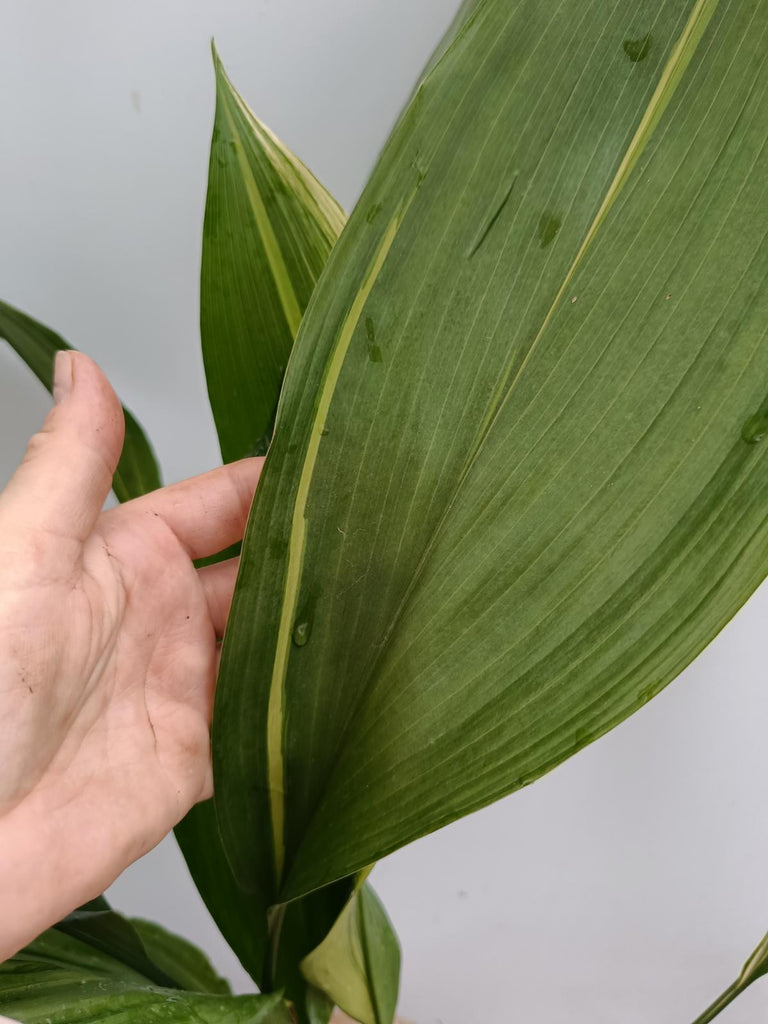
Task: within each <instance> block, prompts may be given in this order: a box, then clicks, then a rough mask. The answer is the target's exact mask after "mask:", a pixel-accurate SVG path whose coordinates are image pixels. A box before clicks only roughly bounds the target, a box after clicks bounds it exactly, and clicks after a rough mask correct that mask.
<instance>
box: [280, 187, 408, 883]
mask: <svg viewBox="0 0 768 1024" xmlns="http://www.w3.org/2000/svg"><path fill="white" fill-rule="evenodd" d="M414 194H415V193H414ZM412 198H413V196H411V197H410V198H409V200H408V202H407V203H406V204H404V206H403V207H401V209H400V210H399V211H398V213H397V214H396V215H395V216H394V217H393V219H392V220H391V221H390V223H389V225H388V227H387V230H386V231H385V233H384V236H383V238H382V240H381V242H380V243H379V245H378V248H377V250H376V252H375V254H374V256H373V259H372V260H371V263H370V266H369V267H368V270H367V272H366V275H365V277H364V279H363V282H362V284H361V286H360V290H359V291H358V293H357V295H356V296H355V299H354V301H353V303H352V305H351V307H350V310H349V312H348V313H347V315H346V317H345V318H344V321H343V322H342V324H341V327H340V329H339V333H338V335H337V339H336V343H335V345H334V348H333V351H332V352H331V356H330V359H329V361H328V364H327V366H326V370H325V374H324V377H323V381H322V383H321V385H320V391H319V397H318V401H317V406H316V408H315V414H314V418H313V421H312V425H311V429H310V435H309V444H308V446H307V452H306V456H305V458H304V464H303V466H302V470H301V477H300V479H299V486H298V489H297V492H296V500H295V503H294V508H293V517H292V520H291V533H290V540H289V545H288V565H287V569H286V574H285V586H284V592H283V604H282V608H281V612H280V625H279V628H278V634H277V645H276V648H275V660H274V664H273V668H272V680H271V683H270V693H269V705H268V710H267V751H268V759H267V771H268V778H269V794H270V812H271V823H272V839H273V844H274V854H275V874H276V883H277V885H278V886H279V885H280V882H281V879H282V874H283V868H284V864H285V765H284V760H283V719H284V702H285V678H286V674H287V671H288V658H289V655H290V650H291V636H292V633H293V625H294V619H295V617H296V608H297V603H298V599H299V588H300V584H301V570H302V565H303V562H304V549H305V545H306V539H307V519H306V508H307V500H308V497H309V489H310V485H311V483H312V476H313V474H314V470H315V464H316V462H317V456H318V452H319V450H320V442H321V439H322V437H323V434H322V431H323V429H324V426H325V421H326V418H327V416H328V411H329V409H330V406H331V401H332V399H333V395H334V392H335V390H336V385H337V383H338V380H339V375H340V373H341V368H342V366H343V364H344V360H345V359H346V356H347V352H348V350H349V346H350V343H351V341H352V337H353V335H354V333H355V329H356V328H357V325H358V324H359V322H360V317H361V316H362V312H363V309H364V307H365V304H366V302H367V301H368V296H369V295H370V294H371V291H372V289H373V286H374V284H375V283H376V280H377V278H378V276H379V273H380V271H381V268H382V267H383V266H384V262H385V260H386V258H387V255H388V254H389V250H390V249H391V248H392V244H393V242H394V240H395V238H396V236H397V232H398V230H399V228H400V225H401V224H402V222H403V218H404V216H405V214H406V212H407V209H408V207H409V206H410V202H411V200H412Z"/></svg>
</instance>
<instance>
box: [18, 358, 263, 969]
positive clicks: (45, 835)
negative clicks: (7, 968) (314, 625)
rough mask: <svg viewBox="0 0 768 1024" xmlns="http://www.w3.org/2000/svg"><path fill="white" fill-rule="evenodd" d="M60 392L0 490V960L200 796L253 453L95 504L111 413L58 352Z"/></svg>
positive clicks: (115, 453) (102, 389) (111, 458)
mask: <svg viewBox="0 0 768 1024" xmlns="http://www.w3.org/2000/svg"><path fill="white" fill-rule="evenodd" d="M54 395H55V399H56V404H55V406H54V408H53V410H52V411H51V413H50V414H49V416H48V417H47V419H46V420H45V423H44V425H43V427H42V429H41V431H40V432H39V433H38V434H37V435H36V436H35V437H34V438H33V439H32V441H31V442H30V445H29V448H28V449H27V453H26V455H25V457H24V460H23V462H22V464H21V465H20V467H19V469H18V470H17V471H16V473H15V474H14V476H13V477H12V479H11V481H10V482H9V483H8V485H7V487H6V488H5V490H4V491H3V492H2V494H0V907H2V914H0V961H2V960H3V959H6V958H7V957H9V956H11V955H12V954H13V953H15V952H16V951H17V950H19V949H20V948H21V947H22V946H24V945H25V944H26V943H27V942H29V941H30V940H31V939H33V938H34V937H35V936H36V935H38V934H39V933H40V932H41V931H43V930H44V929H45V928H47V927H48V926H50V925H51V924H53V923H54V922H56V921H57V920H59V919H60V918H61V917H63V916H64V915H66V914H67V913H69V912H70V911H72V910H73V909H74V908H75V907H77V906H79V905H80V904H82V903H85V902H86V901H87V900H89V899H92V898H94V897H95V896H97V895H98V894H99V893H101V892H103V891H104V889H105V888H106V887H107V886H108V885H109V884H110V883H111V882H113V881H114V880H115V879H116V878H117V876H118V875H119V874H120V872H121V871H123V870H124V868H126V867H127V866H128V865H129V864H131V863H132V862H133V861H135V860H136V859H137V858H138V857H140V856H142V854H144V853H146V852H147V851H148V850H150V849H151V848H152V847H153V846H155V845H156V844H157V843H158V842H159V841H160V840H161V839H162V838H163V836H165V835H166V834H167V833H168V831H169V830H170V829H171V828H172V827H173V826H174V825H175V824H176V823H177V822H178V821H179V820H180V819H181V818H182V817H183V816H184V814H186V812H187V811H188V810H189V809H190V808H191V807H192V806H193V805H194V804H195V803H196V802H198V801H200V800H203V799H205V798H207V797H209V796H210V795H211V793H212V789H213V783H212V775H211V761H210V746H209V727H210V721H211V714H212V705H213V693H214V685H215V678H216V668H217V662H218V650H219V644H218V642H219V640H220V639H221V636H222V634H223V631H224V625H225V622H226V617H227V613H228V610H229V605H230V602H231V598H232V590H233V587H234V581H235V575H236V572H237V564H236V561H235V560H229V561H226V562H221V563H219V564H217V565H214V566H209V567H206V568H203V569H199V570H198V569H196V568H195V567H194V565H193V559H196V558H200V557H204V556H206V555H211V554H214V553H215V552H217V551H220V550H222V549H224V548H225V547H227V546H228V545H230V544H232V543H233V542H234V541H236V540H239V539H240V538H241V537H242V535H243V530H244V527H245V522H246V519H247V515H248V509H249V506H250V502H251V498H252V496H253V492H254V488H255V487H256V483H257V481H258V477H259V473H260V471H261V466H262V462H263V460H261V459H246V460H244V461H242V462H239V463H234V464H233V465H230V466H225V467H222V468H219V469H215V470H213V471H212V472H210V473H206V474H204V475H202V476H199V477H195V478H194V479H191V480H186V481H184V482H183V483H179V484H174V485H173V486H170V487H165V488H163V489H162V490H159V491H154V492H153V493H151V494H148V495H145V496H144V497H142V498H138V499H136V500H135V501H131V502H127V503H126V504H124V505H121V506H120V507H118V508H112V509H109V510H107V511H102V507H103V504H104V501H105V499H106V497H107V495H108V493H109V489H110V482H111V479H112V475H113V473H114V470H115V467H116V465H117V462H118V459H119V457H120V452H121V448H122V444H123V432H124V425H123V415H122V410H121V407H120V403H119V401H118V400H117V398H116V397H115V394H114V392H113V391H112V388H111V387H110V385H109V384H108V382H107V380H106V378H105V377H104V375H103V374H102V373H101V371H100V370H99V369H98V367H97V366H96V364H95V363H93V362H92V361H91V360H90V359H88V358H87V357H86V356H84V355H82V354H80V353H66V354H62V355H59V357H58V359H57V365H56V387H55V391H54Z"/></svg>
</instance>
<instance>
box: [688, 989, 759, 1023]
mask: <svg viewBox="0 0 768 1024" xmlns="http://www.w3.org/2000/svg"><path fill="white" fill-rule="evenodd" d="M747 987H748V984H747V985H742V983H741V981H740V980H737V981H734V983H733V984H732V985H730V986H729V987H728V988H727V989H726V990H725V992H723V994H722V995H721V996H719V997H718V998H717V999H716V1000H715V1001H714V1003H712V1005H711V1006H709V1007H708V1008H707V1009H706V1010H705V1011H704V1013H702V1015H701V1016H700V1017H697V1018H696V1020H695V1021H694V1022H693V1024H709V1022H710V1021H711V1020H714V1019H715V1017H716V1016H717V1015H718V1014H719V1013H720V1011H721V1010H724V1009H725V1008H726V1006H729V1005H730V1004H731V1003H732V1002H733V1001H734V999H735V998H736V997H737V996H740V995H741V993H742V992H743V991H744V989H745V988H747Z"/></svg>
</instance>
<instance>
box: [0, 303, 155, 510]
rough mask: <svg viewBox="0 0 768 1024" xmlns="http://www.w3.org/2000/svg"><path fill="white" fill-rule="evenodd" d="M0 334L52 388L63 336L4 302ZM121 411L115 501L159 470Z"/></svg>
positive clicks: (142, 490)
mask: <svg viewBox="0 0 768 1024" xmlns="http://www.w3.org/2000/svg"><path fill="white" fill-rule="evenodd" d="M0 338H5V340H6V341H7V342H8V344H9V345H10V346H11V348H13V349H15V351H16V352H17V353H18V354H19V355H20V356H21V358H22V359H23V360H24V362H25V363H26V364H27V366H28V367H29V368H30V370H32V372H33V373H34V374H35V376H36V377H37V378H38V380H40V382H41V383H42V384H43V385H45V387H46V388H48V390H49V391H51V390H53V361H54V359H55V357H56V353H57V352H58V351H60V350H61V349H68V348H69V347H70V346H69V345H68V344H67V343H66V341H64V339H63V338H61V337H59V335H58V334H56V332H55V331H52V330H51V329H50V327H45V326H44V325H43V324H41V323H38V322H37V320H33V319H32V318H31V317H29V316H27V315H26V314H25V313H22V312H21V311H20V310H18V309H14V308H13V306H9V305H7V304H6V303H5V302H0ZM123 413H124V416H125V443H124V444H123V454H122V455H121V457H120V462H119V464H118V467H117V469H116V471H115V476H114V479H113V481H112V489H113V490H114V492H115V495H116V497H117V499H118V501H128V500H129V499H130V498H136V497H138V496H139V495H140V494H146V493H147V492H148V491H154V490H155V489H156V488H158V487H159V486H160V470H159V469H158V466H157V462H156V460H155V456H154V453H153V451H152V448H151V446H150V444H149V441H148V440H147V438H146V435H145V434H144V431H143V430H142V429H141V427H140V426H139V424H138V423H137V422H136V420H135V419H134V417H133V416H132V415H131V413H130V412H129V411H128V410H127V409H126V408H125V407H124V408H123Z"/></svg>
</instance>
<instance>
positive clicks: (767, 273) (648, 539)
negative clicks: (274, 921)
mask: <svg viewBox="0 0 768 1024" xmlns="http://www.w3.org/2000/svg"><path fill="white" fill-rule="evenodd" d="M767 44H768V8H766V6H765V4H764V3H762V2H761V0H743V2H740V3H734V2H729V0H721V2H719V3H718V2H716V0H646V2H644V3H642V4H637V3H635V2H630V0H619V2H617V3H615V4H611V5H609V6H606V4H605V3H603V2H602V0H588V2H586V3H585V2H582V0H563V2H561V3H558V4H554V5H553V4H542V3H540V2H538V0H486V2H484V3H479V4H477V5H476V6H475V7H474V8H469V9H468V17H467V20H466V21H465V23H464V25H463V27H461V28H459V30H458V31H456V32H455V34H454V37H453V40H452V42H450V43H449V44H448V45H447V47H446V48H444V52H443V54H442V57H441V59H440V60H439V61H437V62H436V63H434V65H433V67H432V70H431V72H430V73H429V74H428V75H427V76H426V77H425V78H424V79H423V80H422V82H421V84H420V86H419V88H418V89H417V91H416V93H415V95H414V97H413V99H412V101H411V103H410V105H409V107H408V109H407V111H406V112H405V114H404V115H403V117H402V118H401V119H400V122H399V123H398V125H397V127H396V129H395V131H394V134H393V136H392V138H391V139H390V141H389V143H388V145H387V146H386V148H385V150H384V152H383V154H382V157H381V159H380V161H379V163H378V165H377V167H376V169H375V171H374V173H373V176H372V179H371V181H370V183H369V185H368V186H367V188H366V190H365V192H364V194H363V196H362V199H361V201H360V203H359V204H358V207H357V209H356V210H355V213H354V214H353V216H352V218H351V220H350V223H349V225H348V227H347V229H346V230H345V232H344V234H343V235H342V238H341V239H340V241H339V243H338V245H337V246H336V248H335V249H334V250H333V253H332V255H331V258H330V261H329V264H328V266H327V268H326V271H325V272H324V274H323V277H322V278H321V280H320V282H319V285H318V289H317V292H316V294H315V297H314V298H313V301H312V304H311V306H310V308H309V309H308V311H307V315H306V317H305V320H304V323H303V325H302V328H301V331H300V332H299V336H298V338H297V342H296V347H295V349H294V353H293V355H292V358H291V363H290V366H289V369H288V373H287V377H286V381H285V385H284V389H283V394H282V397H281V403H280V409H279V412H278V421H277V427H276V433H275V438H274V441H273V443H272V447H271V449H270V453H269V455H268V459H267V465H266V469H265V472H264V474H263V476H262V480H261V483H260V485H259V490H258V493H257V495H256V500H255V502H254V507H253V512H252V516H251V521H250V524H249V527H248V532H247V534H246V540H245V543H244V547H243V555H242V563H241V572H240V578H239V583H238V588H237V592H236V595H235V601H234V605H233V609H232V614H231V616H230V620H229V627H228V631H227V639H226V641H225V644H224V654H223V660H222V670H221V675H220V682H219V688H218V691H217V707H216V715H215V720H214V762H215V763H214V767H215V773H216V778H217V786H218V787H219V792H220V793H221V794H224V796H223V798H221V799H219V801H218V804H217V813H218V816H219V821H220V824H221V828H222V834H223V836H224V840H225V843H226V846H227V850H228V853H229V855H230V859H231V860H232V862H233V865H234V867H235V870H236V873H237V875H238V878H239V880H240V882H241V883H242V884H243V885H244V886H246V887H248V888H249V889H252V890H253V891H260V892H262V893H266V894H271V898H273V897H274V894H275V893H278V894H279V895H280V898H282V899H286V898H293V897H296V896H299V895H300V894H302V893H305V892H307V891H309V890H312V889H314V888H316V887H318V886H320V885H323V884H325V883H327V882H329V881H331V880H332V879H334V878H338V877H341V876H344V875H347V874H350V873H351V872H353V871H356V870H358V869H360V868H361V867H363V866H364V865H365V864H368V863H371V862H372V861H374V860H376V859H378V858H379V857H381V856H383V855H384V854H386V853H388V852H390V851H392V850H394V849H396V848H398V847H399V846H402V845H404V844H405V843H407V842H409V841H411V840H413V839H415V838H416V837H418V836H420V835H423V834H424V833H426V832H428V831H430V830H432V829H435V828H438V827H440V826H441V825H444V824H446V823H448V822H449V821H451V820H453V819H455V818H457V817H459V816H461V815H463V814H467V813H469V812H470V811H472V810H474V809H476V808H478V807H481V806H483V805H485V804H487V803H489V802H491V801H492V800H495V799H497V798H499V797H501V796H503V795H504V794H506V793H510V792H512V791H513V790H515V789H518V788H520V787H521V786H524V785H526V784H528V783H530V782H532V781H533V780H534V779H537V778H538V777H539V776H540V775H542V774H543V773H544V772H546V771H548V770H549V769H551V768H553V767H555V766H556V765H557V764H559V763H560V762H562V761H563V760H564V759H565V758H567V757H569V756H570V755H572V754H573V753H575V752H576V751H577V750H579V749H581V748H582V747H583V746H585V745H586V744H587V743H589V742H591V741H592V740H594V739H595V738H597V737H598V736H600V735H602V734H603V733H604V732H605V731H606V730H608V729H610V728H611V727H613V726H614V725H616V724H617V723H618V722H620V721H622V720H623V719H624V718H626V717H627V716H628V715H629V714H631V713H632V712H633V711H635V710H636V709H637V708H639V707H640V706H642V704H644V703H645V702H646V701H647V700H648V699H650V698H651V697H652V696H653V695H654V694H656V693H657V692H658V691H659V690H660V689H662V688H663V687H664V686H665V685H666V684H667V683H668V682H669V681H670V680H671V679H672V678H674V676H675V675H676V674H677V673H679V672H680V671H681V669H682V668H684V667H685V666H686V665H687V664H688V663H689V662H690V661H691V660H692V659H693V658H694V657H695V656H696V655H697V654H698V653H699V651H700V650H701V649H702V648H703V647H704V646H705V645H706V644H707V643H708V642H709V641H710V640H711V639H712V638H713V637H714V636H715V635H716V633H717V632H718V631H719V630H720V629H721V628H722V626H723V625H724V624H725V623H726V622H727V621H728V619H729V618H730V617H731V616H732V615H733V614H734V613H735V611H736V610H737V609H738V608H739V607H740V605H741V604H742V603H743V602H744V601H745V600H746V598H747V597H748V596H749V595H750V594H751V593H752V591H753V590H754V589H755V587H756V586H757V585H758V583H759V582H760V581H761V580H762V579H763V577H764V575H765V573H766V568H767V567H768V522H767V512H766V510H768V463H767V462H766V460H767V459H768V445H766V444H765V443H762V440H761V439H762V437H763V436H764V435H765V434H766V432H767V427H766V422H767V419H768V417H767V414H766V408H767V407H766V404H765V403H766V395H767V394H768V344H766V329H767V328H766V324H768V243H767V242H766V229H767V228H768V212H767V211H768V150H767V148H766V136H767V135H768V124H766V119H765V110H766V106H767V105H768V67H767V66H766V53H768V47H767ZM267 825H269V827H267Z"/></svg>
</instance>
